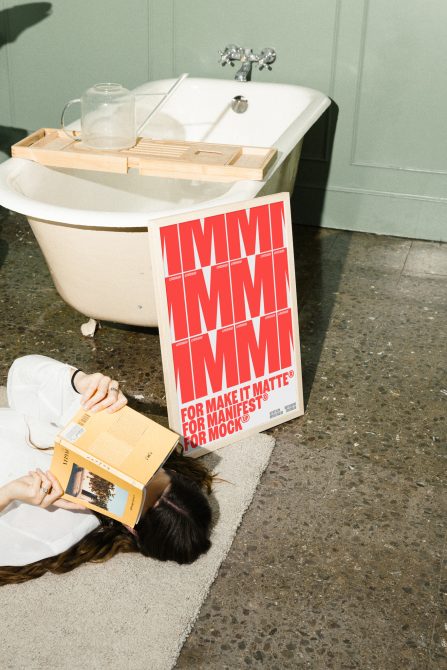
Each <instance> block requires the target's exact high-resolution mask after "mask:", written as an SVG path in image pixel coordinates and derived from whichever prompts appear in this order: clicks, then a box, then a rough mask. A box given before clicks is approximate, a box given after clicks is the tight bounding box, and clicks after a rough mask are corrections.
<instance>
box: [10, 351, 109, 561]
mask: <svg viewBox="0 0 447 670" xmlns="http://www.w3.org/2000/svg"><path fill="white" fill-rule="evenodd" d="M71 374H72V369H71V368H70V366H68V365H66V364H65V363H59V362H58V361H55V360H54V359H52V358H48V357H47V356H37V355H34V356H23V357H22V358H18V359H17V360H15V361H14V363H13V364H12V366H11V368H10V370H9V373H8V382H7V394H8V404H9V407H8V408H0V486H3V484H6V483H7V482H9V481H11V480H12V479H17V478H18V477H22V476H23V475H26V474H28V471H29V470H35V469H36V468H40V469H41V470H43V471H45V470H49V469H51V468H50V465H51V457H52V453H53V449H51V447H52V445H53V442H54V437H55V436H56V434H57V433H58V432H59V430H60V428H61V427H63V426H64V425H65V424H66V423H67V422H68V421H69V419H70V418H71V417H72V416H73V415H74V414H75V413H76V411H77V410H78V409H79V407H80V395H79V394H77V393H76V392H75V391H74V390H73V388H72V387H71V383H70V379H71ZM32 445H36V446H38V447H39V449H36V448H33V446H32ZM49 447H50V449H49V450H47V451H45V450H42V449H48V448H49ZM99 525H100V521H99V519H98V518H97V517H96V516H95V515H94V514H93V512H91V511H90V510H88V509H85V510H66V509H62V508H60V507H55V506H54V505H51V506H50V507H48V508H47V509H44V508H42V507H36V506H35V505H29V504H27V503H23V502H20V501H16V500H15V501H13V502H11V503H10V504H9V505H8V506H7V507H5V508H4V509H3V510H2V511H0V566H7V565H28V564H29V563H34V562H35V561H39V560H41V559H43V558H47V557H49V556H55V555H57V554H60V553H61V552H62V551H65V550H66V549H69V548H70V547H71V546H73V545H74V544H76V543H77V542H78V541H79V540H81V539H82V538H83V537H84V536H85V535H87V534H88V533H90V532H91V531H92V530H93V529H95V528H97V527H98V526H99Z"/></svg>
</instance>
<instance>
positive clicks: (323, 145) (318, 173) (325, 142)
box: [291, 101, 350, 407]
mask: <svg viewBox="0 0 447 670" xmlns="http://www.w3.org/2000/svg"><path fill="white" fill-rule="evenodd" d="M337 119H338V105H337V104H336V103H335V102H334V101H332V104H331V106H330V107H329V108H328V110H327V111H326V112H325V113H324V114H323V115H322V116H321V117H320V119H319V120H318V121H317V123H316V124H315V126H313V128H312V129H311V130H310V131H309V132H308V133H307V134H306V136H305V139H304V143H303V151H302V159H301V162H300V166H299V169H298V176H297V181H296V184H295V189H294V191H293V193H292V194H291V208H292V219H293V237H294V249H295V276H296V284H297V294H298V311H299V319H300V339H301V355H302V367H303V393H304V406H305V407H307V404H308V400H309V396H310V392H311V389H312V386H313V382H314V378H315V371H316V369H317V365H318V361H319V360H320V357H321V351H322V348H323V343H324V340H325V337H326V333H327V331H328V327H329V322H330V319H331V314H332V311H333V306H334V302H335V297H336V296H335V294H336V292H337V290H338V285H339V282H340V274H341V271H342V268H343V265H344V259H345V257H346V254H347V251H348V248H349V243H350V235H346V236H344V237H343V239H342V240H338V241H337V248H338V246H339V245H341V246H342V248H341V249H340V251H339V253H338V260H339V261H341V262H339V263H338V264H337V266H334V264H332V265H331V267H330V268H328V264H327V255H328V250H329V249H330V246H331V244H333V242H334V240H335V235H334V236H332V237H331V236H329V235H325V233H327V232H328V230H327V229H323V227H322V222H323V213H324V205H325V199H326V192H327V184H328V179H329V171H330V166H331V159H332V151H333V145H334V138H335V131H336V126H337ZM306 305H307V306H308V308H307V309H306V310H305V311H304V310H303V308H304V307H305V306H306Z"/></svg>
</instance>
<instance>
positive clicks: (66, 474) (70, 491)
mask: <svg viewBox="0 0 447 670" xmlns="http://www.w3.org/2000/svg"><path fill="white" fill-rule="evenodd" d="M178 440H179V435H177V433H174V432H173V431H172V430H169V429H168V428H164V427H163V426H161V425H160V424H158V423H156V422H155V421H152V420H151V419H148V418H147V417H145V416H144V415H143V414H140V413H139V412H136V411H135V410H133V409H131V408H130V407H123V408H122V409H120V410H118V412H114V413H108V412H106V411H102V412H96V413H91V412H87V411H85V410H82V409H81V410H79V412H77V414H76V415H75V416H74V417H73V418H72V419H71V421H70V422H69V423H68V424H67V426H65V428H64V429H63V430H62V431H61V432H60V433H59V434H58V436H57V438H56V443H55V446H54V454H53V459H52V462H51V471H52V472H53V473H54V475H55V476H56V477H57V478H58V480H59V482H60V484H61V486H62V488H63V489H64V495H63V496H62V497H63V498H64V499H65V500H71V501H73V502H76V503H79V504H81V505H84V506H85V507H88V508H89V509H92V510H95V511H96V512H100V513H101V514H104V515H106V516H109V517H111V518H112V519H117V520H118V521H121V522H122V523H125V524H127V525H128V526H131V527H132V528H133V527H134V526H135V524H136V523H138V521H139V518H140V514H141V510H142V508H143V504H144V499H145V486H146V484H147V483H148V482H149V481H150V479H151V478H152V477H153V476H154V474H155V473H156V472H157V470H158V469H159V468H160V467H161V466H162V465H163V463H164V462H165V461H166V459H167V458H168V456H169V455H170V454H171V452H172V451H173V449H174V448H175V446H176V445H177V443H178Z"/></svg>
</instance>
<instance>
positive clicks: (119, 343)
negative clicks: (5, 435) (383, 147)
mask: <svg viewBox="0 0 447 670" xmlns="http://www.w3.org/2000/svg"><path fill="white" fill-rule="evenodd" d="M0 219H1V222H0V266H1V268H0V303H1V314H0V318H1V335H0V341H1V348H0V384H4V383H5V380H6V373H7V369H8V367H9V365H10V363H11V362H12V360H13V359H14V358H15V357H16V356H19V355H23V354H27V353H43V354H46V355H50V356H54V357H55V358H60V359H61V360H65V361H67V362H70V363H73V364H74V365H76V366H78V367H82V368H83V369H85V370H87V371H93V370H96V369H99V370H106V369H107V370H110V371H111V372H113V375H114V376H115V377H116V378H117V379H118V380H119V381H120V382H121V384H122V386H123V387H124V389H125V391H126V392H127V394H128V395H129V396H131V398H132V399H133V401H132V402H133V406H134V407H135V408H137V409H140V410H142V411H146V412H148V413H151V414H156V415H159V416H165V415H166V411H165V395H164V387H163V380H162V371H161V358H160V351H159V342H158V334H157V331H156V330H155V329H154V330H152V329H133V328H126V327H124V326H117V325H116V324H104V325H103V328H102V329H101V330H99V332H98V333H97V335H96V337H95V338H94V339H89V338H84V337H82V335H81V334H80V330H79V328H80V325H81V323H83V321H85V319H84V318H83V317H82V316H81V315H80V314H79V313H77V312H75V311H74V310H73V309H71V308H70V307H68V306H67V305H66V304H65V303H64V302H63V301H62V300H61V299H60V298H59V296H58V294H57V293H56V291H55V289H54V287H53V284H52V281H51V278H50V275H49V273H48V270H47V268H46V266H45V263H44V261H43V259H42V256H41V253H40V250H39V248H38V247H37V244H36V242H35V240H34V237H33V235H32V233H31V231H30V229H29V227H28V225H27V224H26V222H25V220H24V218H23V217H20V216H18V215H15V214H10V213H9V212H6V211H4V210H0ZM294 235H295V255H296V269H297V288H298V302H299V311H300V316H299V319H300V332H301V350H302V361H303V381H304V393H305V403H306V413H305V415H304V417H301V418H300V419H297V420H294V421H291V422H289V423H286V424H283V425H282V426H281V427H279V428H277V429H274V431H273V434H274V436H275V437H276V440H277V445H276V448H275V451H274V454H273V457H272V460H271V462H270V465H269V466H268V468H267V470H266V472H265V474H264V476H263V478H262V481H261V484H260V486H259V488H258V491H257V493H256V495H255V497H254V500H253V503H252V505H251V507H250V509H249V511H248V512H247V514H246V515H245V517H244V520H243V523H242V525H241V527H240V529H239V531H238V533H237V536H236V538H235V541H234V544H233V547H232V550H231V552H230V554H229V556H228V558H227V559H226V560H225V562H224V563H223V565H222V567H221V569H220V572H219V575H218V578H217V580H216V582H215V583H214V585H213V587H212V589H211V592H210V595H209V597H208V599H207V600H206V602H205V603H204V606H203V608H202V610H201V613H200V616H199V618H198V620H197V622H196V625H195V627H194V629H193V631H192V633H191V635H190V636H189V638H188V640H187V642H186V644H185V646H184V648H183V650H182V652H181V655H180V657H179V660H178V663H177V666H176V668H177V670H187V669H188V670H189V669H192V668H194V669H195V670H239V669H240V668H261V667H265V668H268V669H269V670H286V669H289V668H290V669H293V670H295V669H301V668H311V669H312V670H314V669H315V670H320V669H321V670H326V669H331V668H334V669H335V670H341V669H343V670H344V669H350V668H359V669H361V670H367V669H374V670H403V669H405V670H407V669H414V670H440V669H441V668H446V667H447V657H446V651H447V618H446V616H445V612H446V610H445V598H446V595H447V593H446V592H447V575H446V566H445V526H444V518H445V512H446V505H445V500H446V499H445V486H444V473H445V462H446V460H445V455H446V452H445V446H446V425H445V401H446V396H447V378H446V370H445V368H446V365H445V363H446V350H447V347H446V339H447V338H446V311H447V310H446V295H447V290H446V289H447V246H445V245H441V244H438V243H431V242H421V241H412V240H409V239H402V238H392V237H383V236H382V237H378V236H374V235H370V234H364V233H350V232H346V231H339V230H329V229H316V228H305V227H297V228H296V229H295V231H294ZM135 396H137V398H135ZM443 608H444V609H443ZM155 670H156V669H155Z"/></svg>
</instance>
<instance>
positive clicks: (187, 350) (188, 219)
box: [149, 193, 303, 456]
mask: <svg viewBox="0 0 447 670" xmlns="http://www.w3.org/2000/svg"><path fill="white" fill-rule="evenodd" d="M149 243H150V247H151V259H152V267H153V275H154V285H155V291H156V298H157V312H158V321H159V331H160V341H161V349H162V358H163V372H164V378H165V386H166V398H167V404H168V416H169V425H170V427H171V428H172V429H173V430H175V431H177V432H178V433H180V435H182V436H183V437H182V440H183V444H184V451H185V454H187V455H191V456H200V455H201V454H203V453H206V452H207V451H212V450H213V449H216V448H218V447H221V446H223V445H225V444H228V443H230V442H234V441H236V440H238V439H241V438H244V437H246V436H248V435H250V434H251V433H254V432H260V431H262V430H265V429H266V428H270V427H271V426H275V425H277V424H279V423H282V422H284V421H288V420H289V419H292V418H294V417H297V416H300V415H302V414H303V393H302V381H301V362H300V353H299V351H300V350H299V335H298V316H297V302H296V290H295V269H294V261H293V243H292V227H291V218H290V203H289V194H288V193H280V194H276V195H272V196H266V197H262V198H256V199H251V200H248V201H244V202H240V203H233V204H232V205H223V206H221V207H214V208H211V209H206V210H200V211H196V212H192V213H189V214H187V215H183V216H176V217H169V218H164V219H159V220H157V221H151V224H150V227H149Z"/></svg>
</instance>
